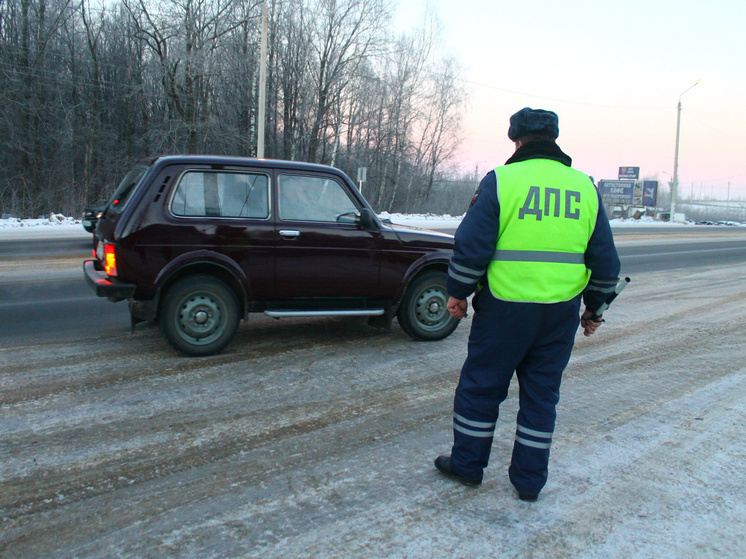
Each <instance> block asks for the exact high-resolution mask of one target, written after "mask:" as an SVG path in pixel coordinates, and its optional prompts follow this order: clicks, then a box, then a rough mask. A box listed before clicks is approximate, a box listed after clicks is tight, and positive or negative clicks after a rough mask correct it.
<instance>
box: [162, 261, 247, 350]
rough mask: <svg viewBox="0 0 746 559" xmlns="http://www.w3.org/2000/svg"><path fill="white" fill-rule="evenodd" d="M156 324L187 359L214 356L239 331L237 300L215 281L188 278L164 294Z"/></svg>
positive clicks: (207, 277) (205, 276)
mask: <svg viewBox="0 0 746 559" xmlns="http://www.w3.org/2000/svg"><path fill="white" fill-rule="evenodd" d="M159 323H160V327H161V332H163V335H164V336H165V337H166V339H167V340H168V342H169V343H170V344H171V345H172V346H173V347H174V349H176V350H177V351H179V352H181V353H183V354H184V355H187V356H189V357H203V356H206V355H213V354H215V353H218V352H219V351H221V350H222V349H223V348H225V346H227V345H228V344H229V343H230V341H231V340H232V339H233V336H235V334H236V331H237V330H238V323H239V308H238V300H237V299H236V295H235V294H234V293H233V291H232V290H231V289H230V288H229V287H228V286H227V285H226V284H225V283H223V282H222V281H220V280H219V279H217V278H214V277H212V276H207V275H199V276H191V277H187V278H185V279H182V280H180V281H178V282H177V283H175V284H174V285H173V286H172V287H171V288H170V289H169V290H168V291H167V292H166V296H165V299H164V301H163V306H162V307H161V312H160V317H159Z"/></svg>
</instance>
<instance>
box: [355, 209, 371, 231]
mask: <svg viewBox="0 0 746 559" xmlns="http://www.w3.org/2000/svg"><path fill="white" fill-rule="evenodd" d="M358 223H359V224H360V229H370V228H371V226H372V225H373V212H371V211H370V210H369V209H368V208H363V209H362V210H360V221H359V222H358Z"/></svg>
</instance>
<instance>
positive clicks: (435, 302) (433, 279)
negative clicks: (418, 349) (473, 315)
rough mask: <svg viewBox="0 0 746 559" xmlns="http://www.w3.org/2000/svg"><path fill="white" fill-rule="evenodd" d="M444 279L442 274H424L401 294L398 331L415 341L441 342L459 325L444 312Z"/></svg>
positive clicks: (445, 309)
mask: <svg viewBox="0 0 746 559" xmlns="http://www.w3.org/2000/svg"><path fill="white" fill-rule="evenodd" d="M446 279H447V276H446V274H445V273H444V272H437V271H433V272H427V273H425V274H423V275H422V276H420V277H419V278H417V279H415V280H414V281H413V282H412V283H411V284H410V285H409V287H408V288H407V291H406V292H405V293H404V298H403V299H402V302H401V306H400V307H399V311H398V312H397V318H398V319H399V325H400V326H401V328H402V330H404V331H405V332H406V333H407V334H408V335H410V336H411V337H413V338H414V339H415V340H422V341H435V340H442V339H443V338H447V337H448V336H450V335H451V333H452V332H453V331H454V330H455V329H456V327H457V326H458V323H459V321H458V320H457V319H455V318H453V317H452V316H451V314H450V313H449V312H448V309H447V308H446V303H447V302H448V293H447V292H446Z"/></svg>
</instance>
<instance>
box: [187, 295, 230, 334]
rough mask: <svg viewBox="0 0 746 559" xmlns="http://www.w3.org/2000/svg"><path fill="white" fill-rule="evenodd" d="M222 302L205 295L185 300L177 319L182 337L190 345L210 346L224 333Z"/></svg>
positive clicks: (192, 296)
mask: <svg viewBox="0 0 746 559" xmlns="http://www.w3.org/2000/svg"><path fill="white" fill-rule="evenodd" d="M224 316H225V313H224V312H223V305H222V302H221V301H220V300H219V299H217V298H216V297H214V296H212V295H209V294H206V293H203V294H197V295H191V296H190V297H188V298H186V299H184V301H183V302H182V303H181V305H180V307H179V314H178V316H177V317H176V320H177V325H178V327H179V328H178V330H179V333H180V334H181V336H182V337H183V338H184V339H185V340H187V341H189V342H190V343H196V344H209V343H211V342H212V341H214V340H215V339H217V338H218V337H220V335H221V334H222V333H223V330H224Z"/></svg>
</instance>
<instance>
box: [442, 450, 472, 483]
mask: <svg viewBox="0 0 746 559" xmlns="http://www.w3.org/2000/svg"><path fill="white" fill-rule="evenodd" d="M435 467H436V468H438V471H440V472H441V473H443V474H445V475H446V476H448V477H449V478H451V479H455V480H456V481H460V482H461V483H463V484H464V485H481V483H482V480H481V479H473V478H468V477H465V476H462V475H461V474H459V473H458V472H457V471H456V469H455V468H454V467H453V464H451V457H450V455H443V456H438V457H437V458H436V459H435Z"/></svg>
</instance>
